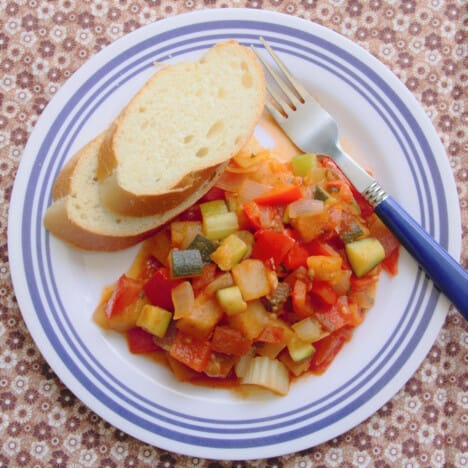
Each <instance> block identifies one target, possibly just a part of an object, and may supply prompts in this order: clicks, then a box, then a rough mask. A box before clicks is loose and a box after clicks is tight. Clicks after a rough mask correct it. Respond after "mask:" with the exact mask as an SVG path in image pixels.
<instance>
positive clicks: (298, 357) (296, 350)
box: [287, 336, 315, 362]
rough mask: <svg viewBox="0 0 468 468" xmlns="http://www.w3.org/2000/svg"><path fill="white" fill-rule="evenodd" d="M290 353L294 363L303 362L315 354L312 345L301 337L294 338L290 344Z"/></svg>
mask: <svg viewBox="0 0 468 468" xmlns="http://www.w3.org/2000/svg"><path fill="white" fill-rule="evenodd" d="M287 346H288V351H289V355H290V356H291V359H292V360H293V361H294V362H299V361H302V360H303V359H306V358H308V357H310V356H312V354H314V352H315V348H314V347H313V346H312V344H311V343H309V342H307V341H303V340H301V339H300V338H299V337H296V336H295V337H293V338H292V339H291V340H290V341H289V343H288V345H287Z"/></svg>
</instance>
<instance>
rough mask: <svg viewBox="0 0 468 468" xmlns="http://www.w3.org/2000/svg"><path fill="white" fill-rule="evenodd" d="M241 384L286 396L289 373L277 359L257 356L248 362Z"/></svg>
mask: <svg viewBox="0 0 468 468" xmlns="http://www.w3.org/2000/svg"><path fill="white" fill-rule="evenodd" d="M241 382H242V383H243V384H249V385H258V386H259V387H263V388H267V389H268V390H271V391H272V392H274V393H278V394H279V395H286V394H287V393H288V390H289V373H288V370H287V369H286V367H285V366H284V364H283V363H282V362H280V361H278V360H277V359H269V358H267V357H265V356H257V357H255V358H253V359H252V360H251V361H250V363H249V366H248V368H247V371H246V373H245V375H244V377H243V378H242V380H241Z"/></svg>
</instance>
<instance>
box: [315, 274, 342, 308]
mask: <svg viewBox="0 0 468 468" xmlns="http://www.w3.org/2000/svg"><path fill="white" fill-rule="evenodd" d="M310 292H311V294H312V295H313V296H315V297H317V298H319V299H320V300H321V301H322V302H324V303H325V304H328V305H335V304H336V301H337V300H338V295H337V294H336V292H335V290H334V289H333V287H332V286H331V285H330V283H328V282H327V281H319V280H314V281H313V282H312V290H311V291H310Z"/></svg>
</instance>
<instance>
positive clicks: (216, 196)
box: [200, 187, 225, 203]
mask: <svg viewBox="0 0 468 468" xmlns="http://www.w3.org/2000/svg"><path fill="white" fill-rule="evenodd" d="M224 195H225V193H224V190H223V189H221V188H219V187H211V188H210V190H208V192H206V193H205V195H203V197H202V198H201V199H200V202H201V203H205V202H209V201H213V200H224Z"/></svg>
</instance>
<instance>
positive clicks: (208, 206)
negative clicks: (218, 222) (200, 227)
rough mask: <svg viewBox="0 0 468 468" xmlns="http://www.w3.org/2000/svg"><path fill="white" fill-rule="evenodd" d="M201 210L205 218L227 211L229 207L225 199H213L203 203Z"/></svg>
mask: <svg viewBox="0 0 468 468" xmlns="http://www.w3.org/2000/svg"><path fill="white" fill-rule="evenodd" d="M200 211H201V214H202V217H203V218H205V217H206V216H214V215H218V214H223V213H227V212H228V208H227V205H226V202H225V201H224V200H213V201H209V202H205V203H202V204H201V205H200Z"/></svg>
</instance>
